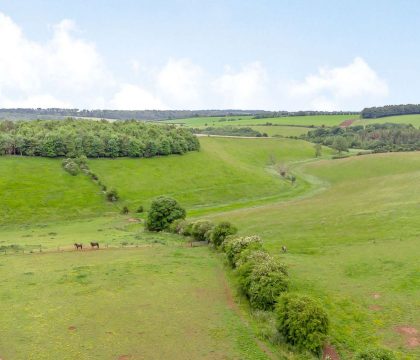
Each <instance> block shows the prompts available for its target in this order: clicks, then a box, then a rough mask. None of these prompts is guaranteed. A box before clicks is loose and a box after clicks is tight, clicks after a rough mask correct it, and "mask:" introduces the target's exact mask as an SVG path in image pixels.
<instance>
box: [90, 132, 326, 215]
mask: <svg viewBox="0 0 420 360" xmlns="http://www.w3.org/2000/svg"><path fill="white" fill-rule="evenodd" d="M200 142H201V146H202V149H201V151H200V152H195V153H189V154H186V155H183V156H169V157H162V158H159V159H157V158H153V159H141V160H138V159H115V160H112V161H110V160H106V159H98V160H91V161H90V163H89V166H90V167H91V169H92V170H93V171H94V172H95V173H96V174H98V176H99V178H100V179H101V181H102V182H103V183H105V184H107V186H108V187H114V188H117V189H118V191H119V193H120V194H121V197H122V198H123V199H124V200H125V201H126V202H127V203H128V206H129V207H130V208H133V209H135V208H136V207H137V206H138V205H140V204H143V205H146V206H147V205H148V204H149V202H150V200H151V199H152V198H153V197H155V196H158V195H162V194H165V195H169V196H172V197H175V198H176V199H178V200H179V201H180V202H181V203H182V204H183V205H184V206H186V208H187V210H189V213H190V214H191V215H192V214H196V215H197V214H202V213H205V212H209V211H216V210H227V209H232V208H237V207H244V206H250V205H254V204H256V203H261V202H267V201H275V200H279V199H289V198H292V197H295V196H297V195H300V194H303V193H304V192H305V191H307V190H308V188H309V187H310V186H309V184H308V183H307V182H306V181H305V180H303V179H302V181H300V182H299V183H298V184H297V185H292V184H291V183H290V182H289V181H285V180H283V179H280V178H279V176H278V174H277V173H276V172H275V171H274V170H273V169H270V167H269V165H270V164H269V161H270V157H273V158H274V159H275V161H276V162H278V163H286V162H291V161H301V160H305V159H308V158H311V157H313V156H314V149H313V145H312V144H309V143H307V142H304V141H297V140H288V139H231V138H216V137H204V138H201V139H200ZM325 153H327V154H328V153H330V152H328V151H327V150H325ZM122 174H124V176H122Z"/></svg>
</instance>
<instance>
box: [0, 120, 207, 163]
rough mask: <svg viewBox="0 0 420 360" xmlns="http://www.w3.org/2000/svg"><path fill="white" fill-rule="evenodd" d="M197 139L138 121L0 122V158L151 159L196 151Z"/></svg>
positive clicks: (182, 130)
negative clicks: (16, 156)
mask: <svg viewBox="0 0 420 360" xmlns="http://www.w3.org/2000/svg"><path fill="white" fill-rule="evenodd" d="M199 148H200V143H199V141H198V139H197V137H196V136H195V135H194V134H193V133H192V132H191V131H190V130H188V129H186V128H180V127H175V126H174V125H164V124H153V123H147V122H141V121H134V120H130V121H117V122H109V121H105V120H103V121H93V120H75V119H66V120H34V121H16V122H12V121H0V155H26V156H44V157H69V158H77V157H80V156H82V155H83V156H86V157H90V158H93V157H109V158H116V157H122V156H128V157H153V156H158V155H169V154H184V153H185V152H188V151H194V150H199Z"/></svg>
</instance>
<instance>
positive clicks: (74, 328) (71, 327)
mask: <svg viewBox="0 0 420 360" xmlns="http://www.w3.org/2000/svg"><path fill="white" fill-rule="evenodd" d="M68 329H69V330H70V331H74V330H76V326H73V325H71V326H69V327H68Z"/></svg>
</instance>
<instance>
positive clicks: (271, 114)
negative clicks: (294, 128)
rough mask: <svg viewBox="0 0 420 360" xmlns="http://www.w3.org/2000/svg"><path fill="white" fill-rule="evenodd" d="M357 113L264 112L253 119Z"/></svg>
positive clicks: (357, 112) (350, 113) (354, 112)
mask: <svg viewBox="0 0 420 360" xmlns="http://www.w3.org/2000/svg"><path fill="white" fill-rule="evenodd" d="M359 114H360V112H359V111H265V112H261V113H259V114H257V115H255V116H254V119H268V118H277V117H286V116H316V115H359Z"/></svg>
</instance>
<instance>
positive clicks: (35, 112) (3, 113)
mask: <svg viewBox="0 0 420 360" xmlns="http://www.w3.org/2000/svg"><path fill="white" fill-rule="evenodd" d="M259 113H264V111H262V110H195V111H191V110H79V109H60V108H50V109H24V108H16V109H0V119H4V120H33V119H60V118H67V117H91V118H98V119H113V120H130V119H134V120H155V121H158V120H168V119H182V118H189V117H201V116H237V115H256V114H259Z"/></svg>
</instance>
